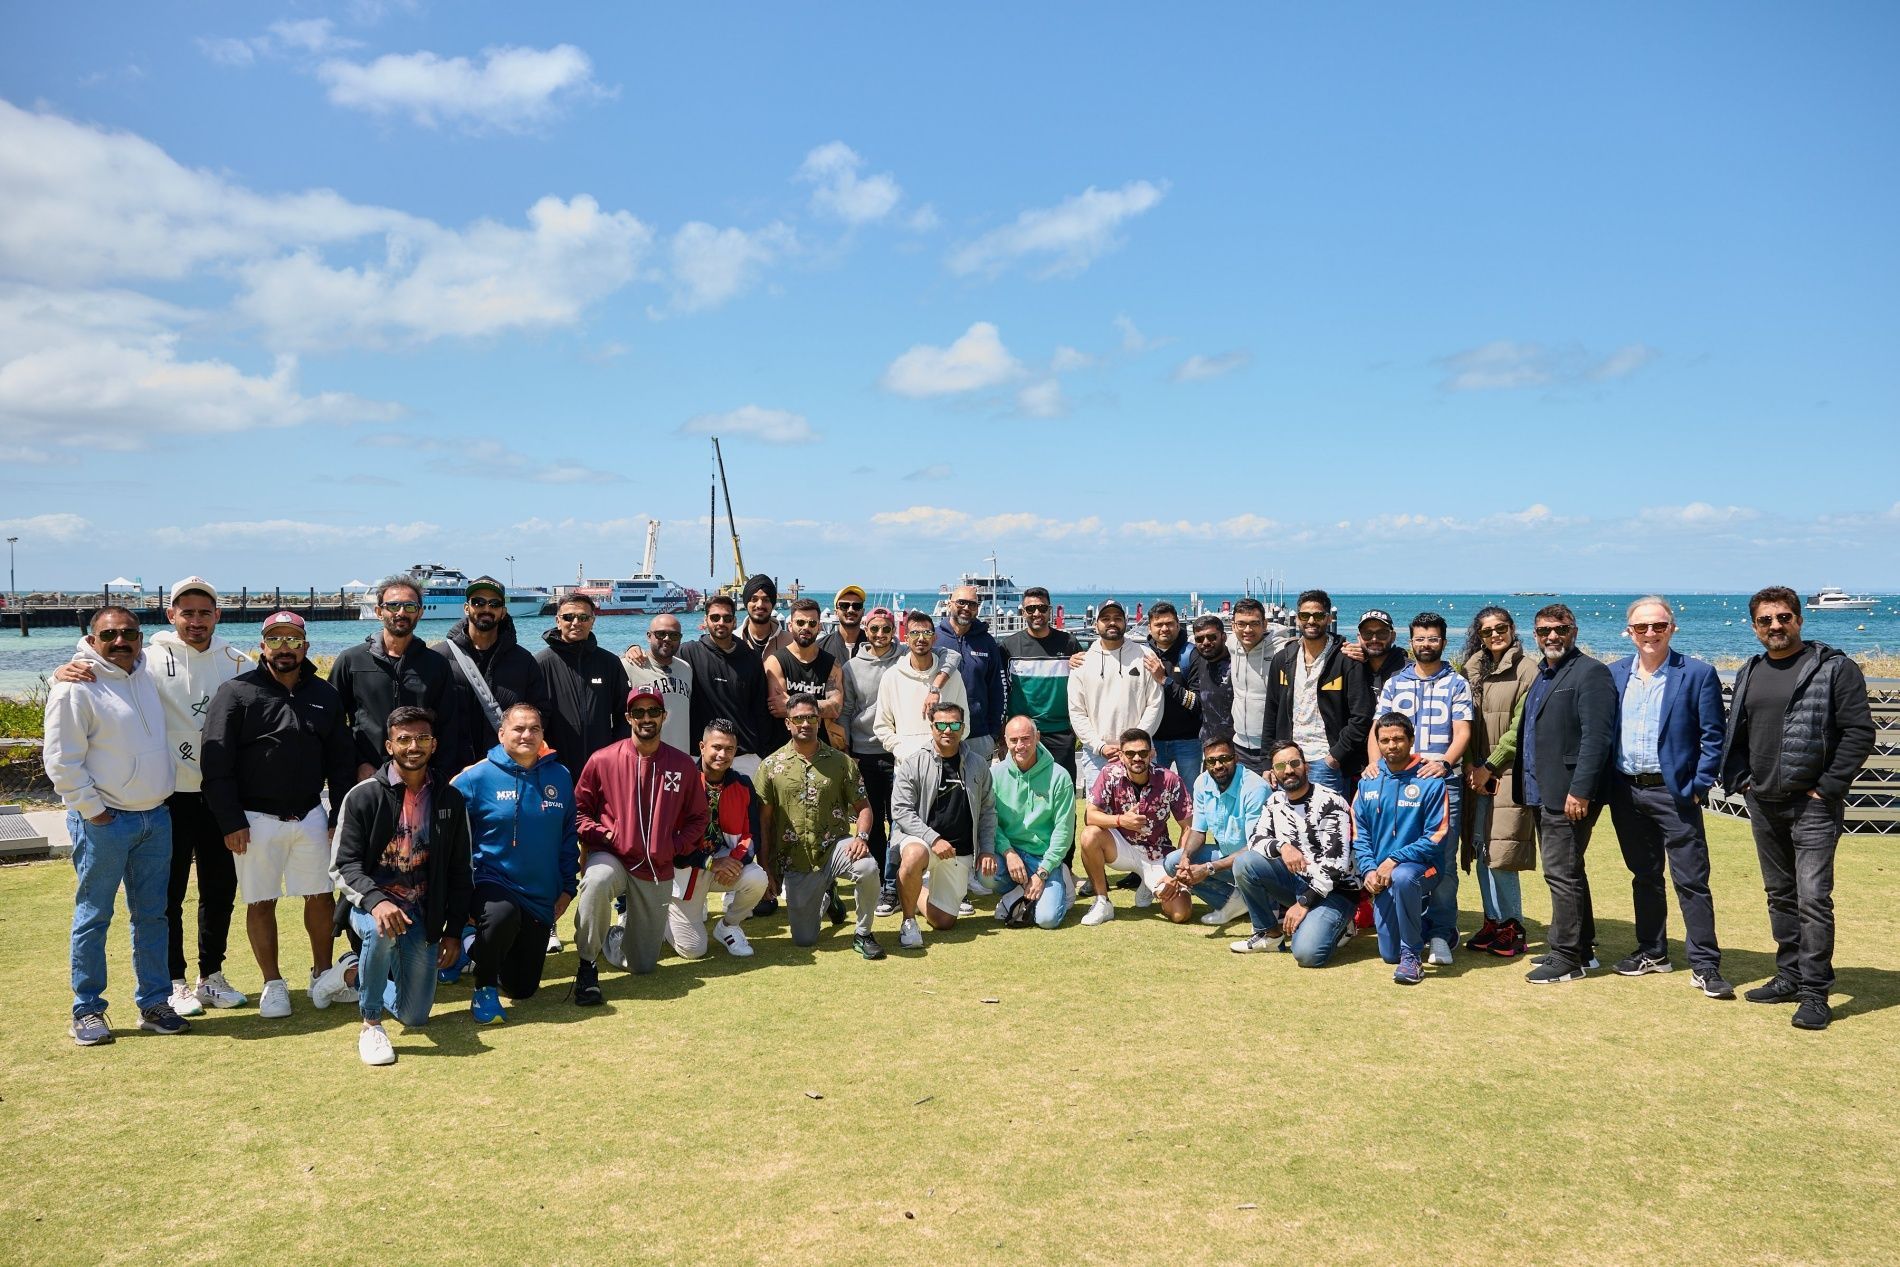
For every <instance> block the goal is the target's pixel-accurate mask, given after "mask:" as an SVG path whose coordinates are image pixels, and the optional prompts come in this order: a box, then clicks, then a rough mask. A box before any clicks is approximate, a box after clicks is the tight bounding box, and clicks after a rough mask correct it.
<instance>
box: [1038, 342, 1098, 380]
mask: <svg viewBox="0 0 1900 1267" xmlns="http://www.w3.org/2000/svg"><path fill="white" fill-rule="evenodd" d="M1093 364H1095V358H1094V357H1092V356H1090V355H1089V354H1088V353H1087V352H1082V351H1078V350H1077V349H1075V348H1067V347H1063V348H1057V349H1056V354H1055V355H1054V356H1052V357H1050V358H1049V372H1050V373H1052V374H1073V373H1074V372H1075V371H1077V370H1085V369H1087V368H1089V367H1090V366H1091V365H1093Z"/></svg>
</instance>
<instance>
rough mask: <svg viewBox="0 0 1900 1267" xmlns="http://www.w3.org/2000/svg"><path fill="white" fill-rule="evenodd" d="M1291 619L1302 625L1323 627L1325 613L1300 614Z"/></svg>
mask: <svg viewBox="0 0 1900 1267" xmlns="http://www.w3.org/2000/svg"><path fill="white" fill-rule="evenodd" d="M1293 619H1295V620H1297V621H1299V622H1300V623H1301V624H1302V625H1323V624H1325V623H1326V613H1325V612H1300V613H1299V614H1298V615H1296V616H1295V617H1294V618H1293Z"/></svg>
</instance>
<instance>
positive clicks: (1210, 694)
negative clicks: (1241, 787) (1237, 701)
mask: <svg viewBox="0 0 1900 1267" xmlns="http://www.w3.org/2000/svg"><path fill="white" fill-rule="evenodd" d="M1191 640H1192V642H1193V644H1194V649H1193V650H1192V651H1190V652H1188V657H1187V662H1186V664H1185V665H1184V666H1183V667H1182V669H1181V675H1180V677H1179V678H1169V679H1168V681H1167V682H1165V683H1164V684H1163V685H1162V688H1161V689H1162V690H1163V691H1164V692H1165V693H1166V694H1167V696H1168V698H1169V699H1170V700H1177V699H1178V701H1179V702H1180V703H1181V704H1182V705H1183V706H1184V707H1187V708H1191V709H1193V710H1194V711H1195V712H1196V713H1197V714H1198V715H1199V716H1200V719H1201V743H1202V744H1203V745H1205V744H1206V743H1207V741H1208V740H1210V739H1213V738H1215V737H1216V736H1225V737H1226V738H1228V739H1230V740H1231V739H1232V738H1233V734H1234V657H1233V655H1232V653H1231V652H1229V651H1228V649H1227V626H1226V625H1225V624H1224V623H1223V622H1222V621H1221V618H1220V617H1219V616H1216V615H1214V614H1213V613H1212V612H1208V613H1206V614H1205V615H1201V616H1197V617H1195V618H1194V632H1193V634H1192V635H1191ZM1234 758H1235V760H1236V761H1238V762H1239V763H1240V764H1241V765H1242V766H1243V767H1244V768H1246V769H1250V770H1251V769H1253V767H1252V766H1249V765H1247V763H1246V761H1245V759H1244V758H1243V757H1242V756H1241V753H1240V750H1239V748H1238V747H1236V748H1235V750H1234ZM1256 773H1258V772H1257V771H1256Z"/></svg>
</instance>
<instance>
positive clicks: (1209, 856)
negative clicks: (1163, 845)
mask: <svg viewBox="0 0 1900 1267" xmlns="http://www.w3.org/2000/svg"><path fill="white" fill-rule="evenodd" d="M1220 856H1221V852H1220V850H1219V849H1218V848H1216V847H1215V846H1213V845H1202V846H1201V847H1200V848H1199V849H1196V850H1195V851H1194V856H1193V857H1192V858H1190V859H1189V861H1190V862H1193V863H1195V864H1197V865H1198V864H1200V863H1203V862H1212V861H1214V859H1216V858H1218V857H1220ZM1180 865H1181V851H1180V850H1179V849H1171V850H1169V851H1168V856H1167V857H1165V858H1163V859H1162V860H1161V866H1162V869H1163V870H1165V871H1166V872H1167V873H1168V874H1169V875H1173V874H1174V869H1175V868H1176V867H1178V866H1180ZM1233 895H1234V873H1233V872H1232V871H1216V872H1215V873H1214V874H1213V875H1210V876H1208V877H1207V879H1205V880H1203V881H1201V882H1200V883H1199V884H1197V885H1195V886H1194V896H1195V897H1198V898H1200V899H1201V901H1203V902H1205V903H1207V905H1208V907H1209V909H1211V910H1216V911H1218V910H1219V909H1220V908H1221V907H1223V906H1225V905H1227V899H1228V898H1230V897H1232V896H1233Z"/></svg>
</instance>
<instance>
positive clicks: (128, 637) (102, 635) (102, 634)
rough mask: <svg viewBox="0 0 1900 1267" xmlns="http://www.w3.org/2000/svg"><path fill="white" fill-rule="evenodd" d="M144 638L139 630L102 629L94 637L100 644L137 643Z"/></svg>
mask: <svg viewBox="0 0 1900 1267" xmlns="http://www.w3.org/2000/svg"><path fill="white" fill-rule="evenodd" d="M144 636H145V635H144V634H143V633H140V632H139V631H138V630H137V629H101V630H100V631H99V632H98V633H96V634H94V635H93V637H94V638H96V639H98V640H99V641H100V642H137V641H138V640H139V639H140V638H143V637H144Z"/></svg>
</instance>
